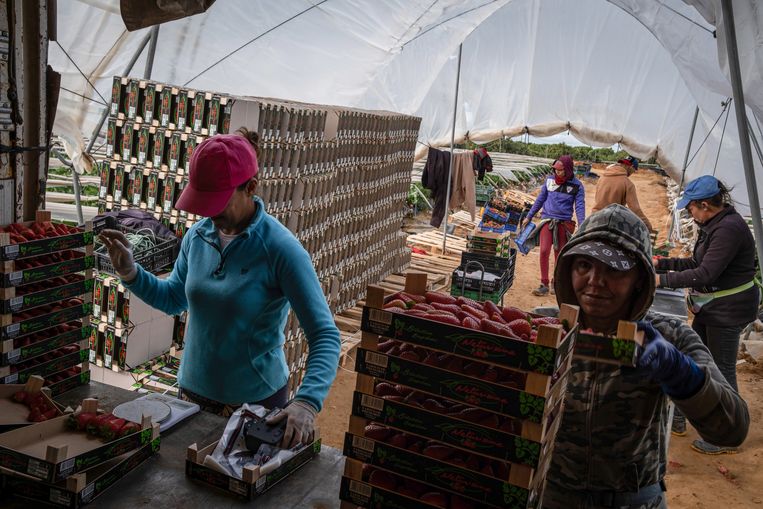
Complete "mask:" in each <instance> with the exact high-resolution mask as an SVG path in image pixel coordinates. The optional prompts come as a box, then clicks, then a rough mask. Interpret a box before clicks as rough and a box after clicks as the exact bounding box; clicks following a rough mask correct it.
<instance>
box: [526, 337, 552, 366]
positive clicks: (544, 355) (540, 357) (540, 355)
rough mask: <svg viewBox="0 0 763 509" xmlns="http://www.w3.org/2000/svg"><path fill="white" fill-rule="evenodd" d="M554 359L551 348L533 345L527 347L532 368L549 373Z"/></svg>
mask: <svg viewBox="0 0 763 509" xmlns="http://www.w3.org/2000/svg"><path fill="white" fill-rule="evenodd" d="M553 358H554V352H553V351H552V350H550V349H549V348H545V347H542V346H538V345H532V344H531V345H528V346H527V360H528V362H529V363H530V366H531V367H533V368H536V369H537V370H539V371H543V372H546V371H549V370H550V369H551V361H552V360H553Z"/></svg>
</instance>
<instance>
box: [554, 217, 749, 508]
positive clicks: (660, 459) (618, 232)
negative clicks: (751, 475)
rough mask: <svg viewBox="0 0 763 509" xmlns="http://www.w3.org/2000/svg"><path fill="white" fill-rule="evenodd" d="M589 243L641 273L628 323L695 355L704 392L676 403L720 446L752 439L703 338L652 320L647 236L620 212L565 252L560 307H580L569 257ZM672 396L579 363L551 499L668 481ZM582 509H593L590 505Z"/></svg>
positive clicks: (591, 222)
mask: <svg viewBox="0 0 763 509" xmlns="http://www.w3.org/2000/svg"><path fill="white" fill-rule="evenodd" d="M588 240H603V241H606V242H608V243H611V244H613V245H616V246H620V247H621V248H622V249H624V250H626V251H628V252H630V253H631V254H633V255H635V256H636V258H637V259H638V261H639V263H640V264H641V265H642V266H643V270H644V273H645V274H646V276H645V277H646V278H648V281H645V282H644V283H646V286H647V288H646V289H645V290H644V291H641V292H639V294H638V296H637V297H636V299H635V302H634V304H633V306H632V308H631V314H630V316H626V317H623V319H627V320H640V319H645V320H649V321H651V322H652V324H653V325H654V326H655V328H656V329H657V330H658V331H660V333H661V334H662V335H663V337H664V338H665V339H666V340H667V341H670V342H671V343H673V344H674V345H675V346H676V347H677V348H678V349H679V350H680V351H682V352H683V353H685V354H686V355H688V356H690V357H691V358H692V359H693V360H694V361H695V362H696V363H697V365H699V367H700V368H701V369H702V370H703V371H704V372H705V383H704V385H703V386H702V388H701V389H700V390H699V392H697V394H695V395H694V396H691V397H690V398H688V399H685V400H675V401H674V402H675V404H676V406H677V407H678V408H679V409H680V410H681V411H682V412H683V413H684V415H686V417H687V418H688V419H689V421H690V422H691V424H692V425H693V426H694V427H695V428H696V429H697V431H699V433H700V435H702V437H703V438H704V439H705V440H707V441H709V442H711V443H713V444H717V445H724V446H737V445H740V444H741V443H742V442H743V441H744V439H745V437H746V436H747V429H748V427H749V422H750V420H749V414H748V411H747V405H746V404H745V402H744V401H743V400H742V398H741V397H740V396H739V394H737V393H736V392H735V391H734V390H733V389H732V388H731V387H730V386H729V385H728V383H727V382H726V381H725V379H724V377H723V376H722V375H721V373H720V371H719V370H718V368H717V366H716V365H715V363H714V362H713V360H712V357H711V356H710V352H709V351H708V350H707V348H706V347H705V346H704V345H703V344H702V342H701V340H700V338H699V336H698V335H697V334H696V333H695V332H694V331H693V330H692V329H691V328H690V327H688V326H687V325H684V324H682V323H681V322H679V321H678V320H675V319H669V318H666V317H664V316H661V315H657V314H653V313H647V311H648V310H649V307H650V306H651V304H652V300H653V297H654V290H655V283H654V278H655V272H654V267H653V265H652V258H651V255H652V247H651V244H650V240H649V232H648V231H647V229H646V227H645V225H644V223H643V222H641V220H640V219H639V218H638V217H637V216H636V215H635V214H634V213H633V212H631V211H630V210H628V209H627V208H625V207H623V206H621V205H611V206H609V207H606V208H605V209H603V210H602V211H600V212H598V213H597V214H594V215H591V216H590V217H589V218H588V219H587V220H586V221H585V222H584V223H583V224H582V225H581V227H580V229H579V230H578V232H577V233H576V234H575V235H574V236H573V237H572V239H570V241H569V242H568V243H567V245H566V246H565V247H564V249H563V250H562V252H561V253H560V256H559V259H558V263H557V266H556V273H555V290H556V296H557V301H558V302H559V303H562V302H564V303H569V304H575V305H577V304H578V301H577V299H576V297H575V293H574V291H573V289H572V282H571V264H572V260H571V259H570V258H572V257H568V258H567V259H565V258H563V255H564V253H565V252H566V251H568V250H569V249H571V248H572V247H574V246H575V245H577V244H580V243H581V242H584V241H588ZM667 403H668V397H667V396H666V395H665V394H664V393H663V392H662V390H661V388H660V386H659V385H658V384H657V383H655V382H653V381H652V380H650V379H649V378H648V375H647V376H645V375H644V374H643V372H641V371H639V370H637V369H633V368H620V367H617V366H612V365H608V364H601V363H595V362H590V361H584V360H580V359H574V358H573V362H572V371H571V373H570V382H569V385H568V388H567V395H566V399H565V410H564V419H563V421H562V424H561V427H560V429H559V432H558V434H557V439H556V444H555V448H554V453H553V454H554V456H553V460H552V465H551V469H550V471H549V473H548V477H547V479H548V481H549V485H548V487H547V488H546V494H545V495H544V506H549V507H555V506H554V505H553V504H546V501H547V500H566V502H565V504H564V505H563V506H562V507H567V508H572V507H577V506H576V505H575V504H574V503H572V498H573V497H574V495H573V493H572V492H586V491H615V492H635V491H638V489H639V488H640V487H645V486H648V485H651V484H654V483H657V482H659V481H661V480H662V479H663V477H664V475H665V465H666V451H665V439H666V433H669V430H668V423H667V414H668V412H667ZM581 507H587V506H586V505H585V504H583V505H581Z"/></svg>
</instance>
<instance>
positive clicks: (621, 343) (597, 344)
mask: <svg viewBox="0 0 763 509" xmlns="http://www.w3.org/2000/svg"><path fill="white" fill-rule="evenodd" d="M643 344H644V333H643V332H642V331H639V330H638V329H637V327H636V324H635V323H634V322H625V321H620V322H619V323H618V325H617V334H616V335H615V336H614V337H611V336H604V335H602V334H596V333H594V332H593V331H592V330H590V329H588V330H581V331H579V332H578V337H577V339H576V342H575V357H576V358H580V359H588V360H592V361H595V362H601V363H604V364H614V365H616V366H628V367H636V365H637V364H638V359H639V355H640V354H641V347H642V346H643Z"/></svg>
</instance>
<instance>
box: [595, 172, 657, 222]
mask: <svg viewBox="0 0 763 509" xmlns="http://www.w3.org/2000/svg"><path fill="white" fill-rule="evenodd" d="M598 173H599V180H598V181H597V182H596V199H595V203H594V205H593V208H592V209H591V214H593V213H595V212H598V211H600V210H601V209H603V208H604V207H606V206H607V205H612V204H613V203H617V204H620V205H625V206H626V207H628V208H629V209H631V210H632V211H633V213H634V214H636V215H637V216H638V217H640V218H641V220H642V221H644V224H645V225H646V227H647V228H649V230H652V223H650V222H649V219H648V218H647V217H646V214H644V211H642V210H641V205H640V204H639V202H638V196H637V195H636V186H635V185H634V184H633V182H631V179H630V178H628V170H626V169H625V168H623V167H622V166H621V165H619V164H610V165H609V166H607V167H606V168H605V169H603V170H601V171H599V172H598Z"/></svg>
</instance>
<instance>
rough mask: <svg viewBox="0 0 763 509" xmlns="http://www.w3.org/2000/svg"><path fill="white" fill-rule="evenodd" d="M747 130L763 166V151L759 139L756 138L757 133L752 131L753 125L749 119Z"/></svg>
mask: <svg viewBox="0 0 763 509" xmlns="http://www.w3.org/2000/svg"><path fill="white" fill-rule="evenodd" d="M747 129H748V130H749V131H750V139H751V140H752V145H753V147H755V152H756V153H757V154H758V161H760V164H761V165H763V151H761V149H760V144H759V143H758V138H757V137H756V136H755V131H753V130H752V124H750V119H749V118H748V119H747Z"/></svg>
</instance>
